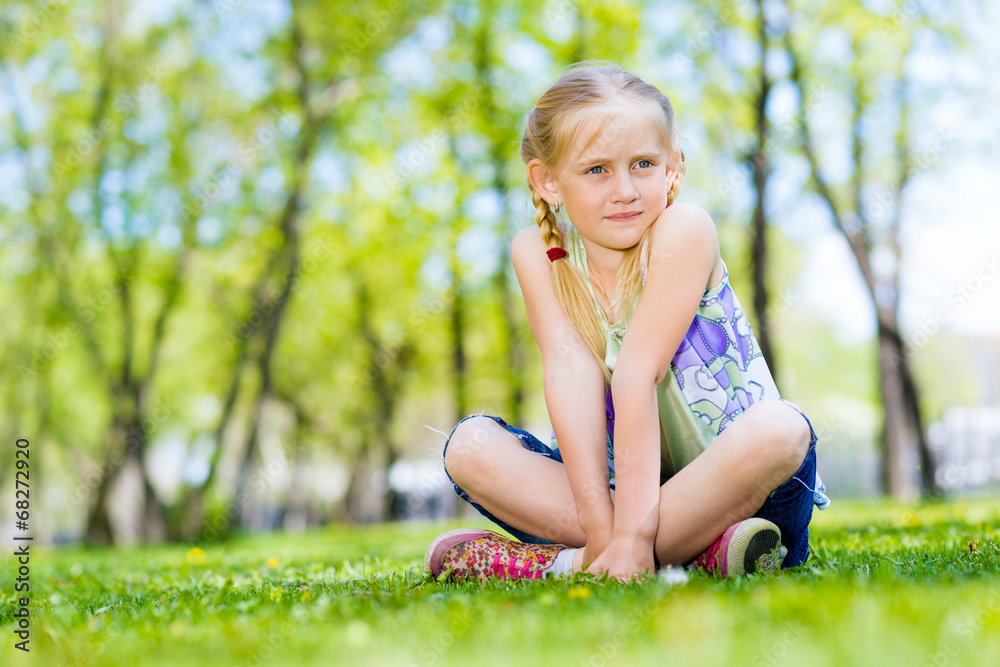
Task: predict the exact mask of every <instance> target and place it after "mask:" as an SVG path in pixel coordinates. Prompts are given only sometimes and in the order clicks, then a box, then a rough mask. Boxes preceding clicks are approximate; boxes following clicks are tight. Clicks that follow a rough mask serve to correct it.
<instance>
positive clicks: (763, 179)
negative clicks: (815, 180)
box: [749, 0, 777, 376]
mask: <svg viewBox="0 0 1000 667" xmlns="http://www.w3.org/2000/svg"><path fill="white" fill-rule="evenodd" d="M757 15H758V22H757V27H758V42H759V45H760V52H761V56H760V88H759V89H758V91H757V97H756V99H755V100H754V113H755V115H756V128H757V145H756V147H755V148H754V151H753V153H752V154H751V155H750V158H749V163H750V167H751V168H752V169H753V182H754V189H755V190H756V193H757V202H756V205H755V206H754V214H753V223H752V225H751V227H752V229H753V243H752V247H751V267H752V270H753V288H754V293H753V310H754V315H756V317H757V331H756V337H757V343H758V344H760V351H761V354H763V355H764V361H766V362H767V366H768V368H770V369H771V375H772V376H776V375H777V367H776V365H775V359H774V353H773V352H772V348H771V318H770V317H769V315H768V312H767V302H768V294H767V218H766V213H765V211H764V202H765V199H766V196H765V195H766V192H767V178H768V175H769V172H770V165H769V164H768V159H767V128H768V122H767V114H766V109H767V98H768V96H769V95H770V93H771V80H770V79H769V78H768V76H767V67H766V66H765V65H766V60H767V58H766V55H767V47H768V39H767V29H768V28H767V16H766V14H765V13H764V3H763V0H757Z"/></svg>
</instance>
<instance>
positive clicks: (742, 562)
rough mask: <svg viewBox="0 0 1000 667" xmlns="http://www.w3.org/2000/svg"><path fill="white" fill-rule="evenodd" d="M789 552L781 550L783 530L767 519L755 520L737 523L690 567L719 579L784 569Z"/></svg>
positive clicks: (784, 549)
mask: <svg viewBox="0 0 1000 667" xmlns="http://www.w3.org/2000/svg"><path fill="white" fill-rule="evenodd" d="M787 553H788V550H787V549H786V548H785V547H783V546H781V530H780V529H779V528H778V527H777V526H775V525H774V524H773V523H771V522H770V521H768V520H767V519H759V518H756V517H755V518H752V519H747V520H745V521H740V522H739V523H734V524H733V525H732V526H730V527H729V529H728V530H727V531H726V532H725V533H723V534H722V537H720V538H719V539H717V540H716V541H715V543H714V544H713V545H712V546H710V547H709V548H708V549H707V550H706V551H705V553H703V554H702V555H700V556H698V557H697V558H696V559H695V560H694V562H693V563H692V564H691V569H694V570H701V571H703V572H707V573H709V574H717V575H719V576H720V577H733V576H737V575H741V574H753V573H754V572H767V573H774V572H777V571H778V570H780V569H781V561H782V560H784V558H785V555H786V554H787Z"/></svg>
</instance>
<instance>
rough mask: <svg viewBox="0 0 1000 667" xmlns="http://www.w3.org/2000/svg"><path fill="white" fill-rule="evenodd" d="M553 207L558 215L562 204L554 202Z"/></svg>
mask: <svg viewBox="0 0 1000 667" xmlns="http://www.w3.org/2000/svg"><path fill="white" fill-rule="evenodd" d="M552 206H553V207H554V208H555V209H556V213H558V212H559V207H560V206H562V204H560V203H559V202H554V203H553V204H552Z"/></svg>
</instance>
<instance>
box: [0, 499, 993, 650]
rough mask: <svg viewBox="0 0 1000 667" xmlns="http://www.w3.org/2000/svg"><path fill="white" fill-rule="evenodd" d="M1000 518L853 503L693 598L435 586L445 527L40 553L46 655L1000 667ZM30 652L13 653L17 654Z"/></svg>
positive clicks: (662, 587)
mask: <svg viewBox="0 0 1000 667" xmlns="http://www.w3.org/2000/svg"><path fill="white" fill-rule="evenodd" d="M996 508H997V505H996V501H995V499H985V500H982V501H976V502H963V503H956V504H948V505H941V504H937V505H924V506H906V505H890V504H877V505H870V504H852V503H847V502H844V501H835V504H834V506H833V507H832V508H831V509H830V510H827V511H826V512H823V513H817V515H816V517H815V519H814V522H813V526H812V530H811V545H812V551H813V554H812V557H811V559H810V560H809V561H807V563H806V564H805V565H804V566H802V567H800V568H797V569H795V570H792V571H785V572H783V573H782V574H780V575H777V576H772V577H750V578H746V579H737V580H716V579H711V578H708V577H706V576H704V575H695V576H692V578H691V580H690V581H689V582H688V583H687V584H685V585H679V586H678V585H674V586H671V585H670V584H667V583H665V582H663V581H661V580H658V579H651V580H647V581H645V582H638V583H630V584H620V583H617V582H611V581H606V580H602V579H597V578H594V577H590V576H586V575H577V576H576V577H574V578H571V579H561V580H554V579H547V580H545V581H543V582H500V581H498V582H494V583H491V584H489V585H486V586H480V585H475V584H455V583H450V582H445V583H438V582H434V581H432V580H430V579H429V578H428V577H426V576H424V575H423V574H422V573H421V572H420V571H419V570H420V565H421V557H422V554H423V549H424V547H425V546H426V544H427V542H428V541H429V540H430V539H431V537H433V535H435V534H436V533H437V532H438V531H440V530H444V529H445V528H447V527H450V526H443V525H422V526H414V525H381V526H372V527H368V528H363V529H358V528H347V527H338V528H331V529H328V530H323V531H314V532H309V533H306V534H299V535H293V534H289V535H280V536H266V537H242V538H239V539H237V540H235V541H234V542H232V543H230V544H228V545H226V546H225V547H221V546H217V547H206V548H205V551H204V552H202V551H200V550H199V549H197V548H192V549H188V548H187V547H176V546H175V547H169V548H141V549H126V550H116V551H91V552H87V551H82V550H78V549H49V548H45V549H44V550H43V549H39V550H38V552H37V555H36V554H35V552H33V560H32V564H33V568H35V569H33V571H32V577H33V579H32V603H31V604H32V606H31V613H32V644H31V648H32V653H33V656H34V657H35V658H36V659H44V661H45V662H46V664H65V665H95V666H96V665H133V664H143V665H183V664H213V663H214V664H229V665H238V664H246V665H257V664H280V665H284V664H288V665H328V664H418V665H431V664H469V663H470V662H471V663H474V664H489V665H493V664H497V665H500V664H509V663H510V662H511V661H515V662H518V663H524V664H549V663H553V662H556V663H559V664H637V663H638V664H664V663H665V662H670V663H679V664H699V665H714V664H720V665H721V664H731V663H733V662H745V663H748V664H751V665H756V664H788V663H789V662H808V663H809V664H812V665H821V666H822V665H831V666H833V665H836V666H838V667H839V666H842V665H874V664H877V665H914V664H925V663H930V664H938V663H935V662H934V660H935V656H938V659H939V660H945V663H942V664H955V665H957V664H970V665H971V664H983V665H985V664H995V663H996V660H997V658H998V656H1000V639H998V638H1000V633H998V632H997V629H998V627H1000V513H998V511H997V509H996ZM33 549H34V548H33ZM6 576H7V573H6V572H4V577H6ZM8 583H9V580H7V579H4V586H3V591H4V593H3V595H4V596H5V597H4V598H2V599H0V600H2V601H0V624H2V625H3V626H8V625H9V624H10V621H11V614H12V611H13V601H12V600H11V596H10V590H11V588H10V586H9V585H8ZM5 634H6V635H8V636H9V632H7V631H6V628H5ZM939 654H940V655H941V656H943V658H942V657H940V656H939ZM13 655H14V649H13V648H12V647H11V642H10V641H5V642H4V644H3V645H2V647H0V656H2V657H3V659H4V661H5V662H7V661H8V660H12V659H13Z"/></svg>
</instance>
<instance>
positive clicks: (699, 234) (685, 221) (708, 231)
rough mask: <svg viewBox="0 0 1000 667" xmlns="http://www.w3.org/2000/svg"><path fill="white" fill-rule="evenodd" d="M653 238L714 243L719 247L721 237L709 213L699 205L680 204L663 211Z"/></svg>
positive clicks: (657, 221)
mask: <svg viewBox="0 0 1000 667" xmlns="http://www.w3.org/2000/svg"><path fill="white" fill-rule="evenodd" d="M655 224H656V228H655V229H654V231H653V238H654V240H656V239H657V238H659V239H660V240H667V239H674V240H676V239H677V238H678V237H680V238H686V239H689V240H692V241H695V240H701V241H709V240H712V241H714V243H715V245H716V246H718V243H719V236H718V234H717V233H716V230H715V221H714V220H712V216H710V215H709V214H708V211H706V210H705V209H703V208H702V207H701V206H698V205H697V204H692V203H690V202H680V203H677V204H674V205H672V206H670V207H668V208H667V209H665V210H664V211H663V213H661V214H660V217H659V218H657V219H656V223H655Z"/></svg>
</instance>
